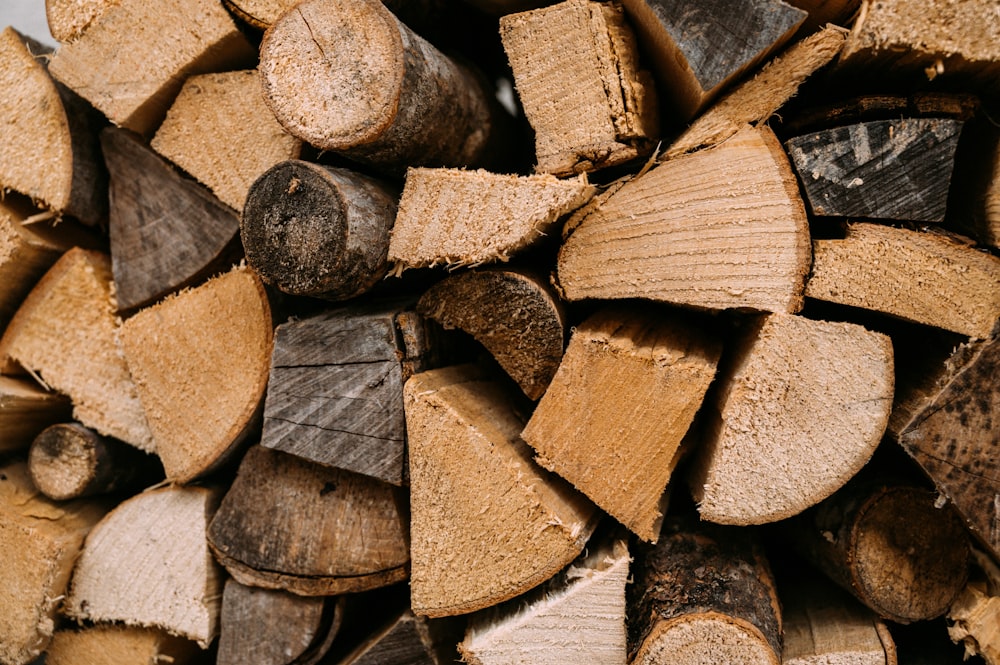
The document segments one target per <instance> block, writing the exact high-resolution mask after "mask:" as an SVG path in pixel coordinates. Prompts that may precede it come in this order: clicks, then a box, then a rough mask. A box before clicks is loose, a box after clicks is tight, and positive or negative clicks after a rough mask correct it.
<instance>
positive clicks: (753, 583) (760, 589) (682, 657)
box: [628, 518, 781, 665]
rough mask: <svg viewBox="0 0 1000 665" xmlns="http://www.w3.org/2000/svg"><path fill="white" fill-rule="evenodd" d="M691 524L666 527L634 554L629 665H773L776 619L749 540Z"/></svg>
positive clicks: (743, 533)
mask: <svg viewBox="0 0 1000 665" xmlns="http://www.w3.org/2000/svg"><path fill="white" fill-rule="evenodd" d="M688 522H689V520H684V519H683V518H672V519H670V520H668V521H666V522H665V523H664V525H663V531H662V532H661V534H660V539H659V543H658V544H657V545H656V546H655V548H654V547H651V546H646V547H645V548H641V549H640V550H639V552H638V553H637V554H636V562H635V564H634V565H633V570H634V571H635V572H634V576H635V581H634V583H633V584H632V585H630V587H629V589H628V650H629V662H630V663H635V664H636V665H665V664H666V663H671V664H677V665H687V664H688V663H690V664H692V665H694V664H696V663H731V664H733V665H742V664H746V665H751V664H753V665H763V664H765V663H766V664H769V665H778V663H780V662H781V661H780V658H779V654H780V653H781V611H780V608H779V606H778V597H777V595H776V592H775V588H774V580H773V578H772V576H771V570H770V568H769V566H768V563H767V560H766V559H765V558H764V554H763V552H762V550H761V549H760V547H759V545H758V543H757V542H756V540H755V538H754V534H753V532H751V531H748V530H740V529H733V528H728V527H712V526H710V525H700V526H697V527H696V526H693V525H694V524H695V523H694V522H693V521H690V522H691V523H690V524H689V523H688Z"/></svg>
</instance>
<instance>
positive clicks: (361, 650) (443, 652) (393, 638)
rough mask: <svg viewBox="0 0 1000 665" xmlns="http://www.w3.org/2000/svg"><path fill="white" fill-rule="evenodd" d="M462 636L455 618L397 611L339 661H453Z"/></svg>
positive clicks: (442, 664)
mask: <svg viewBox="0 0 1000 665" xmlns="http://www.w3.org/2000/svg"><path fill="white" fill-rule="evenodd" d="M460 638H461V632H460V631H458V630H456V625H455V621H454V620H451V619H438V620H435V619H427V618H426V617H421V616H415V615H414V614H413V612H411V611H410V610H409V609H405V610H403V611H402V612H397V613H396V614H395V615H394V616H393V617H392V618H391V619H390V620H389V621H388V622H387V623H385V624H384V625H382V626H380V627H379V628H378V630H377V631H376V632H375V633H374V634H372V635H370V636H368V637H367V638H366V639H365V640H363V641H362V642H361V643H360V644H359V645H358V646H357V647H355V648H354V649H352V650H351V651H350V653H348V654H347V655H346V656H344V658H342V659H338V660H337V661H336V663H337V665H381V664H382V663H390V662H392V663H415V664H417V663H419V665H451V664H452V663H455V662H456V660H457V659H456V656H457V655H458V652H457V650H456V649H455V644H456V643H457V642H458V640H459V639H460Z"/></svg>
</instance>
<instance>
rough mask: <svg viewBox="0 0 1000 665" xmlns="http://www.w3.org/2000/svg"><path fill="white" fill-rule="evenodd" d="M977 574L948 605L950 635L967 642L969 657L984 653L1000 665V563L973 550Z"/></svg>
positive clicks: (991, 664) (990, 662) (988, 660)
mask: <svg viewBox="0 0 1000 665" xmlns="http://www.w3.org/2000/svg"><path fill="white" fill-rule="evenodd" d="M972 554H973V559H974V560H975V562H976V564H977V569H978V570H976V572H975V576H974V577H973V578H972V579H970V581H969V583H968V584H967V585H966V587H965V589H963V590H962V593H960V594H959V595H958V598H956V599H955V602H953V603H952V604H951V607H950V608H949V609H948V621H949V622H950V624H949V626H948V637H950V638H951V640H952V641H953V642H956V643H962V644H964V645H965V657H966V658H969V657H970V656H973V655H980V656H982V657H983V660H985V661H986V663H987V665H1000V566H998V565H997V563H996V562H995V561H994V560H992V559H990V558H989V556H987V555H986V554H984V553H983V552H980V551H979V550H975V549H974V550H973V551H972Z"/></svg>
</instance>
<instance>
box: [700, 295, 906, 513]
mask: <svg viewBox="0 0 1000 665" xmlns="http://www.w3.org/2000/svg"><path fill="white" fill-rule="evenodd" d="M745 335H746V336H745V339H744V342H743V343H742V345H741V348H739V349H737V350H736V352H735V353H734V357H733V359H732V365H731V369H730V370H729V372H728V373H727V375H726V376H725V377H724V378H723V380H722V382H721V385H720V387H719V390H718V403H717V406H716V408H715V409H714V410H712V412H711V413H712V422H711V423H710V424H709V425H708V427H707V429H708V430H709V434H708V435H707V436H706V440H705V441H704V442H703V443H702V445H701V448H700V450H699V456H698V460H697V461H696V463H695V466H694V468H693V470H692V474H691V476H690V478H689V480H690V483H691V489H692V493H693V495H694V497H695V500H696V501H698V502H699V504H698V511H699V513H700V515H701V518H702V519H704V520H708V521H711V522H717V523H721V524H762V523H765V522H773V521H777V520H781V519H785V518H787V517H791V516H792V515H795V514H797V513H800V512H802V511H803V510H805V509H806V508H808V507H810V506H812V505H814V504H816V503H818V502H820V501H822V500H823V499H826V498H827V497H828V496H830V495H831V494H833V493H834V492H836V491H837V490H838V489H840V488H841V487H842V486H843V485H844V483H846V482H847V481H848V480H850V479H851V477H852V476H854V475H855V474H856V473H857V472H858V471H860V470H861V468H862V467H863V466H864V465H865V463H866V462H868V460H869V459H870V458H871V456H872V453H874V452H875V449H876V448H877V447H878V444H879V442H880V441H881V439H882V434H883V433H884V432H885V428H886V423H887V422H888V420H889V412H890V410H891V407H892V395H893V378H894V375H893V354H892V343H891V341H890V340H889V338H888V337H886V336H885V335H882V334H879V333H875V332H870V331H868V330H866V329H864V328H863V327H861V326H859V325H855V324H852V323H834V322H826V321H811V320H809V319H805V318H802V317H798V316H788V315H779V314H772V315H768V316H766V317H762V318H760V319H759V320H758V321H756V322H755V323H754V324H753V325H752V327H751V328H750V329H749V330H747V331H746V333H745Z"/></svg>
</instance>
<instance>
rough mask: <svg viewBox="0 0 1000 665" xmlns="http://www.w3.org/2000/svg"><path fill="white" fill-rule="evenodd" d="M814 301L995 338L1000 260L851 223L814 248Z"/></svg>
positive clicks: (928, 237) (935, 239) (958, 245)
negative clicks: (843, 233)
mask: <svg viewBox="0 0 1000 665" xmlns="http://www.w3.org/2000/svg"><path fill="white" fill-rule="evenodd" d="M813 254H814V260H813V270H812V275H811V276H810V278H809V282H808V284H806V296H808V297H810V298H816V299H817V300H826V301H829V302H835V303H840V304H842V305H851V306H853V307H863V308H865V309H871V310H874V311H876V312H884V313H886V314H890V315H892V316H896V317H899V318H901V319H905V320H907V321H913V322H915V323H923V324H926V325H931V326H936V327H938V328H943V329H945V330H950V331H952V332H957V333H959V334H961V335H968V336H970V337H977V338H987V337H989V336H990V334H991V333H992V332H993V326H994V325H995V324H996V321H997V318H998V317H1000V259H998V258H997V257H995V256H992V255H991V254H986V253H984V252H981V251H979V250H977V249H975V248H973V247H972V246H971V245H970V244H969V243H968V242H967V241H965V240H963V239H962V238H958V237H952V236H946V235H943V234H939V233H934V232H923V231H911V230H909V229H896V228H891V227H888V226H880V225H877V224H851V225H850V226H848V227H847V236H846V237H845V238H843V239H831V240H816V241H814V242H813Z"/></svg>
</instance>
